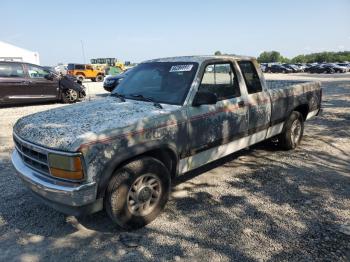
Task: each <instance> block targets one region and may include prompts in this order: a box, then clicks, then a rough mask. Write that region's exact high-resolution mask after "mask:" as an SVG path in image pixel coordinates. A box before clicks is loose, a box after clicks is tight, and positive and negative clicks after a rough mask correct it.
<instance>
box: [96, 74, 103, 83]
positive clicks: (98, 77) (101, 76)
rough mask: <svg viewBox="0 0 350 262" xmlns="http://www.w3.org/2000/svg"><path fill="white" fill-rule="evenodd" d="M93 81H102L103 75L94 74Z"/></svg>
mask: <svg viewBox="0 0 350 262" xmlns="http://www.w3.org/2000/svg"><path fill="white" fill-rule="evenodd" d="M95 81H97V82H101V81H103V75H98V76H96V78H95Z"/></svg>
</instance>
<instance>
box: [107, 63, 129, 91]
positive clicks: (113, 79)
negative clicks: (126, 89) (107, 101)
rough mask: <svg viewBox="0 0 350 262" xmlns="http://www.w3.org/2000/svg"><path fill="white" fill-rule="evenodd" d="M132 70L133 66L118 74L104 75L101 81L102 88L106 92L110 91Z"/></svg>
mask: <svg viewBox="0 0 350 262" xmlns="http://www.w3.org/2000/svg"><path fill="white" fill-rule="evenodd" d="M132 70H133V68H130V69H127V70H126V71H124V72H123V73H121V74H119V75H116V76H108V77H106V78H105V80H104V81H103V88H104V89H105V90H106V91H108V92H112V91H113V90H114V89H115V88H116V87H117V86H118V85H119V84H120V82H121V81H122V80H123V79H124V78H125V77H126V76H127V75H129V74H130V73H131V72H132Z"/></svg>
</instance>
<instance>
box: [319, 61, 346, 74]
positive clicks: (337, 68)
mask: <svg viewBox="0 0 350 262" xmlns="http://www.w3.org/2000/svg"><path fill="white" fill-rule="evenodd" d="M323 66H329V67H331V68H333V70H334V72H335V73H346V72H347V71H348V68H347V67H346V66H340V65H337V64H334V63H329V64H323Z"/></svg>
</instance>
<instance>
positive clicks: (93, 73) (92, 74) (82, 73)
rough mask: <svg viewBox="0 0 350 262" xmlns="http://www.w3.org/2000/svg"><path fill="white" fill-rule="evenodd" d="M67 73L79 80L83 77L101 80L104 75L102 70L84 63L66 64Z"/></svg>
mask: <svg viewBox="0 0 350 262" xmlns="http://www.w3.org/2000/svg"><path fill="white" fill-rule="evenodd" d="M67 74H68V75H73V76H75V77H76V78H77V79H79V80H80V81H81V82H83V81H84V80H85V79H90V80H91V81H93V82H95V81H96V82H102V81H103V79H104V77H105V72H104V70H99V69H95V68H94V67H93V66H92V65H86V64H68V66H67Z"/></svg>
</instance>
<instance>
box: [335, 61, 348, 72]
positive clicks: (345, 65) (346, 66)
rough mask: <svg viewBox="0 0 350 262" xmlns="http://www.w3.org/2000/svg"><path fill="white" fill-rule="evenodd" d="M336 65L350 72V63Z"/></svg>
mask: <svg viewBox="0 0 350 262" xmlns="http://www.w3.org/2000/svg"><path fill="white" fill-rule="evenodd" d="M336 65H338V66H342V67H345V68H346V69H347V71H348V72H350V63H337V64H336Z"/></svg>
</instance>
